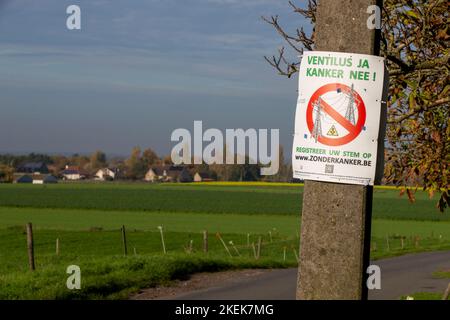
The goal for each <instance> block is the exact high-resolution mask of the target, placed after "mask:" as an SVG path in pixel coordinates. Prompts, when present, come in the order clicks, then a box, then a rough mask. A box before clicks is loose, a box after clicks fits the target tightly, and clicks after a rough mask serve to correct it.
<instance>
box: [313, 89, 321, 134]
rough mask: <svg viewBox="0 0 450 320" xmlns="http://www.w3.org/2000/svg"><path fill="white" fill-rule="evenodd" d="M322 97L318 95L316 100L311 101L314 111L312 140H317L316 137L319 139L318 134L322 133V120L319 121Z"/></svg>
mask: <svg viewBox="0 0 450 320" xmlns="http://www.w3.org/2000/svg"><path fill="white" fill-rule="evenodd" d="M321 102H322V97H319V98H318V99H317V101H316V102H314V103H313V107H314V111H315V117H316V119H315V121H314V127H313V132H312V137H313V138H314V141H315V142H317V139H319V136H321V135H322V122H321V119H320V118H321V116H322V107H321V105H320V104H321Z"/></svg>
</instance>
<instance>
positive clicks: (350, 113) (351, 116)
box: [345, 83, 356, 125]
mask: <svg viewBox="0 0 450 320" xmlns="http://www.w3.org/2000/svg"><path fill="white" fill-rule="evenodd" d="M353 92H354V90H353V83H352V88H351V91H350V92H347V95H348V98H349V101H348V106H347V110H346V111H345V118H346V119H347V120H348V121H349V122H350V123H351V124H353V125H355V124H356V120H355V106H354V104H355V96H354V95H353Z"/></svg>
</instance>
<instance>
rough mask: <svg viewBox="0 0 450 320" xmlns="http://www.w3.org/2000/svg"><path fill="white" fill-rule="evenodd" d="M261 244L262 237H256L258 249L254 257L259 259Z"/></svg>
mask: <svg viewBox="0 0 450 320" xmlns="http://www.w3.org/2000/svg"><path fill="white" fill-rule="evenodd" d="M261 245H262V238H261V237H259V238H258V250H257V251H256V259H257V260H259V258H260V257H261Z"/></svg>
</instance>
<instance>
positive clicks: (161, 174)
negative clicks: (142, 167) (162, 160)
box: [144, 166, 169, 182]
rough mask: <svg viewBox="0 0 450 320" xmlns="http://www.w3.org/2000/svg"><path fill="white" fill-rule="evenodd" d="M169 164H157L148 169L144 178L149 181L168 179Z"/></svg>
mask: <svg viewBox="0 0 450 320" xmlns="http://www.w3.org/2000/svg"><path fill="white" fill-rule="evenodd" d="M168 169H169V168H168V166H157V167H152V168H150V169H148V171H147V173H146V174H145V176H144V180H145V181H148V182H157V181H166V180H167V171H168Z"/></svg>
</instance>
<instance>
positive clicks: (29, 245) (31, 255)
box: [27, 223, 36, 271]
mask: <svg viewBox="0 0 450 320" xmlns="http://www.w3.org/2000/svg"><path fill="white" fill-rule="evenodd" d="M27 248H28V263H29V265H30V270H31V271H34V270H35V269H36V266H35V264H34V240H33V225H32V224H31V223H27Z"/></svg>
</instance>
